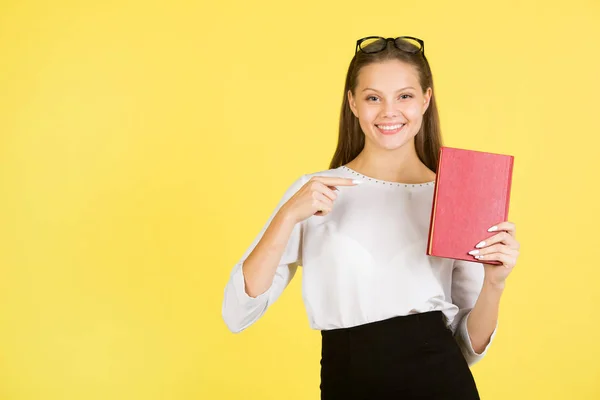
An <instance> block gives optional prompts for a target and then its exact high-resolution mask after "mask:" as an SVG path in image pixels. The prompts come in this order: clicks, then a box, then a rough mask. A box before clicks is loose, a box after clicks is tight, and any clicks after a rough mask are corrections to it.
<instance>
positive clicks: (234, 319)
mask: <svg viewBox="0 0 600 400" xmlns="http://www.w3.org/2000/svg"><path fill="white" fill-rule="evenodd" d="M307 180H308V179H307V178H306V176H305V175H302V176H301V177H300V178H298V179H297V180H296V181H295V182H294V183H292V185H290V186H289V187H288V189H287V190H286V192H285V193H284V195H283V197H282V198H281V199H280V201H279V203H278V204H277V206H276V207H275V210H274V211H273V212H272V213H271V216H270V217H269V218H268V220H267V222H266V223H265V225H264V226H263V227H262V229H261V231H260V232H259V234H258V235H257V236H256V237H255V238H254V240H253V242H252V244H251V245H250V246H249V247H248V248H247V249H246V251H245V253H244V254H243V256H242V257H241V258H240V259H239V261H238V262H237V263H236V264H235V265H234V267H233V270H232V271H231V274H230V276H229V281H228V282H227V284H226V286H225V295H224V298H223V304H222V309H221V313H222V317H223V320H224V321H225V324H226V325H227V327H228V328H229V330H230V331H231V332H233V333H239V332H241V331H243V330H244V329H246V328H248V327H249V326H250V325H252V324H253V323H255V322H256V321H257V320H258V319H259V318H260V317H261V316H262V315H263V314H264V313H265V312H266V311H267V308H268V307H269V306H270V305H271V304H273V303H274V302H275V300H277V298H278V297H279V296H280V295H281V293H282V292H283V290H284V289H285V288H286V287H287V285H288V284H289V283H290V281H291V280H292V278H293V277H294V275H295V273H296V269H297V268H298V265H301V264H302V259H301V254H302V253H301V227H302V224H301V223H298V224H296V225H295V226H294V229H293V231H292V234H291V236H290V239H289V240H288V243H287V245H286V248H285V250H284V252H283V255H282V257H281V259H280V261H279V265H278V266H277V270H276V272H275V276H274V277H273V282H272V283H271V286H270V287H269V288H268V289H267V290H266V291H265V292H264V293H261V294H260V295H258V296H256V297H251V296H250V295H248V293H247V292H246V285H245V281H244V275H243V271H242V265H243V263H244V262H245V261H246V258H247V257H248V256H249V255H250V253H251V252H252V250H254V248H255V247H256V245H257V244H258V242H259V241H260V239H261V238H262V236H263V235H264V233H265V231H266V230H267V228H268V227H269V224H270V223H271V221H272V220H273V218H274V217H275V215H276V214H277V212H278V211H279V209H280V208H281V206H283V205H284V204H285V203H286V202H287V201H288V200H289V199H290V198H291V197H292V196H293V195H294V194H295V193H296V192H297V191H298V190H299V189H300V188H301V187H302V185H304V183H306V182H307Z"/></svg>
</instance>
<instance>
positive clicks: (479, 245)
mask: <svg viewBox="0 0 600 400" xmlns="http://www.w3.org/2000/svg"><path fill="white" fill-rule="evenodd" d="M483 246H485V242H479V243H477V244H476V245H475V247H477V248H480V247H483Z"/></svg>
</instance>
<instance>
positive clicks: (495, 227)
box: [488, 225, 498, 232]
mask: <svg viewBox="0 0 600 400" xmlns="http://www.w3.org/2000/svg"><path fill="white" fill-rule="evenodd" d="M497 230H498V227H497V226H495V225H494V226H492V227H491V228H490V229H488V232H494V231H497Z"/></svg>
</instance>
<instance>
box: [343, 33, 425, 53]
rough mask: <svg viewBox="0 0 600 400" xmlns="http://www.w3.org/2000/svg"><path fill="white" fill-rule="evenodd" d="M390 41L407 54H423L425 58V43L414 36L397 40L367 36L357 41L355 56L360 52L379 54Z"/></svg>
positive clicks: (400, 37)
mask: <svg viewBox="0 0 600 400" xmlns="http://www.w3.org/2000/svg"><path fill="white" fill-rule="evenodd" d="M388 41H392V42H394V45H395V46H396V48H397V49H399V50H402V51H404V52H406V53H411V54H416V53H419V52H421V53H423V56H425V43H423V41H422V40H421V39H418V38H416V37H412V36H399V37H397V38H384V37H381V36H367V37H364V38H362V39H358V40H357V41H356V50H355V51H354V55H356V53H358V50H359V49H360V51H362V52H363V53H368V54H371V53H377V52H380V51H381V50H383V49H385V48H386V47H387V43H388Z"/></svg>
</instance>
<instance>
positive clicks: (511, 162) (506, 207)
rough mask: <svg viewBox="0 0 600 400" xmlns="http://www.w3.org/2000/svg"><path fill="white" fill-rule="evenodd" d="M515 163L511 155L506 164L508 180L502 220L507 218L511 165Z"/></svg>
mask: <svg viewBox="0 0 600 400" xmlns="http://www.w3.org/2000/svg"><path fill="white" fill-rule="evenodd" d="M514 163H515V157H514V156H511V157H510V161H509V164H508V182H507V183H506V204H505V206H504V221H507V220H508V208H509V205H510V192H511V186H512V175H513V166H514Z"/></svg>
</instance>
